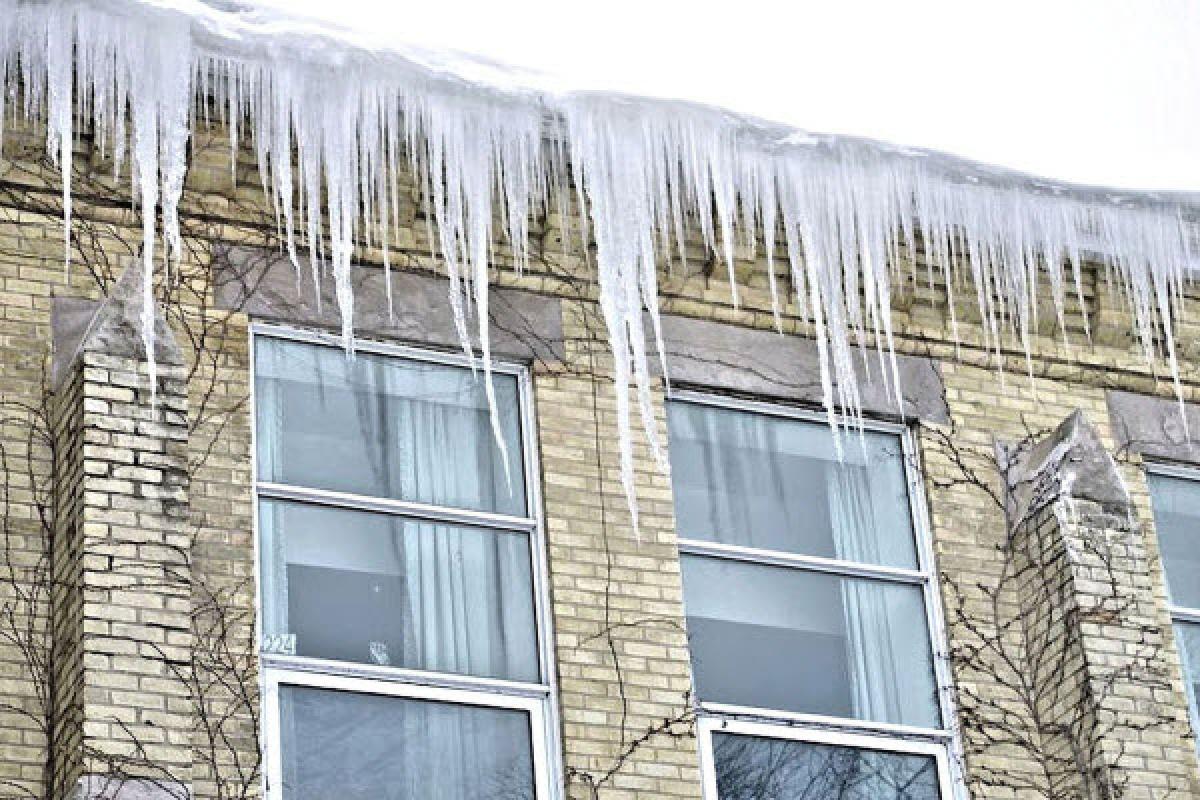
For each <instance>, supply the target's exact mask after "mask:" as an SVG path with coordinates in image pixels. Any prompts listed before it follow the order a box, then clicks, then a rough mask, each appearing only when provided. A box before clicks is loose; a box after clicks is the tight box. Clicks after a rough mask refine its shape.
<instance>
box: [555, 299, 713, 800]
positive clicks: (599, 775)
mask: <svg viewBox="0 0 1200 800" xmlns="http://www.w3.org/2000/svg"><path fill="white" fill-rule="evenodd" d="M563 311H564V320H563V331H564V333H565V335H566V337H567V348H566V350H567V357H566V359H565V364H564V367H563V368H562V369H561V371H558V372H556V373H548V372H545V371H540V372H539V373H538V374H537V376H536V378H535V384H534V390H535V393H536V402H537V407H538V433H539V436H540V437H541V442H540V449H541V459H542V468H543V470H544V472H545V475H546V476H547V478H546V483H545V489H544V502H545V509H546V535H547V540H548V543H549V549H550V581H551V591H552V594H553V598H554V602H553V607H554V608H553V613H554V628H555V634H556V638H557V653H556V657H557V665H558V683H559V690H560V699H561V700H560V711H561V714H562V723H563V734H564V736H563V761H564V767H565V769H566V772H567V774H566V779H567V784H568V791H567V797H568V798H570V799H571V800H651V799H653V800H699V798H700V775H699V758H698V755H697V751H696V740H695V739H694V738H693V736H692V734H691V732H692V721H691V720H692V700H691V672H690V669H691V668H690V662H689V659H688V649H687V638H686V636H685V634H684V612H683V594H682V585H681V582H680V574H679V555H678V550H677V545H676V539H675V521H674V508H673V505H672V498H671V484H670V480H669V478H668V476H666V475H663V474H662V473H661V472H660V471H659V469H658V468H657V466H656V465H655V463H654V460H653V458H652V457H651V455H650V453H649V451H648V448H647V447H646V446H645V445H644V444H642V443H641V442H640V440H639V441H638V445H637V448H636V452H635V456H634V459H635V471H636V482H637V492H638V500H639V507H640V510H641V527H640V531H641V536H640V540H639V539H638V538H636V537H635V536H634V532H633V529H632V526H631V524H630V519H629V512H628V507H627V506H626V504H625V496H624V494H623V493H622V490H621V483H620V474H619V470H618V455H617V417H616V410H615V405H616V403H615V399H614V396H613V386H612V381H611V380H606V379H605V376H607V375H610V374H611V370H612V357H611V355H610V354H609V353H608V350H607V344H606V342H605V340H604V334H603V333H602V332H603V330H604V327H603V322H602V321H601V319H600V317H599V313H598V309H597V308H596V306H595V305H594V304H591V303H564V304H563ZM662 400H663V398H662V394H661V392H656V394H655V412H656V414H657V415H658V417H659V419H658V423H659V426H660V429H661V430H662V434H663V441H664V442H665V441H666V431H665V419H664V416H665V415H664V409H663V405H662ZM635 413H636V412H635ZM634 424H635V425H638V424H639V423H638V422H637V421H636V420H635V422H634ZM636 431H638V429H637V428H635V436H638V435H639V433H637V432H636Z"/></svg>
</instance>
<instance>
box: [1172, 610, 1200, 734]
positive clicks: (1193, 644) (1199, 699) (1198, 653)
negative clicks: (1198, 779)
mask: <svg viewBox="0 0 1200 800" xmlns="http://www.w3.org/2000/svg"><path fill="white" fill-rule="evenodd" d="M1175 638H1176V639H1177V640H1178V642H1179V655H1180V657H1181V658H1182V659H1183V676H1184V680H1185V682H1186V683H1187V688H1188V704H1189V705H1190V706H1191V711H1192V730H1193V731H1195V732H1196V736H1197V741H1196V748H1197V750H1198V751H1200V623H1196V622H1176V623H1175Z"/></svg>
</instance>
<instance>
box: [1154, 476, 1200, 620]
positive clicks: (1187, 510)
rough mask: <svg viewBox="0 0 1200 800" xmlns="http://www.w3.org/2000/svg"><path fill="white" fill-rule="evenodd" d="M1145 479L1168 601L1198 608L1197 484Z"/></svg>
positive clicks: (1163, 478) (1199, 514)
mask: <svg viewBox="0 0 1200 800" xmlns="http://www.w3.org/2000/svg"><path fill="white" fill-rule="evenodd" d="M1148 478H1149V482H1150V498H1151V500H1152V502H1153V504H1154V526H1155V527H1156V528H1157V529H1158V547H1159V549H1160V550H1161V551H1162V559H1163V566H1164V568H1165V569H1166V572H1167V589H1168V591H1169V592H1170V594H1171V602H1173V603H1175V604H1176V605H1180V606H1188V607H1190V608H1200V481H1193V480H1186V479H1184V478H1171V477H1167V476H1166V475H1155V474H1153V473H1151V474H1150V475H1149V476H1148Z"/></svg>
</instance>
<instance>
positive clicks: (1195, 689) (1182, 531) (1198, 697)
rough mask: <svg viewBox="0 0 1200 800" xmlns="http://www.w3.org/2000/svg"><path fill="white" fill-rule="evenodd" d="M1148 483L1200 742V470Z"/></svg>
mask: <svg viewBox="0 0 1200 800" xmlns="http://www.w3.org/2000/svg"><path fill="white" fill-rule="evenodd" d="M1147 478H1148V480H1149V483H1150V500H1151V503H1152V504H1153V506H1154V526H1155V528H1156V529H1157V530H1158V549H1159V552H1161V554H1162V562H1163V571H1164V572H1165V573H1166V578H1167V595H1168V597H1169V599H1170V603H1171V618H1172V620H1173V621H1174V623H1175V639H1176V641H1177V642H1178V643H1179V656H1180V659H1181V660H1182V662H1183V671H1184V679H1185V683H1186V684H1187V690H1188V704H1189V706H1190V708H1191V714H1192V730H1193V731H1194V732H1196V734H1197V736H1198V737H1200V471H1195V472H1193V471H1190V470H1175V469H1170V468H1168V467H1165V466H1151V467H1150V471H1149V473H1148V475H1147ZM1198 742H1200V739H1198ZM1197 750H1200V743H1198V744H1197Z"/></svg>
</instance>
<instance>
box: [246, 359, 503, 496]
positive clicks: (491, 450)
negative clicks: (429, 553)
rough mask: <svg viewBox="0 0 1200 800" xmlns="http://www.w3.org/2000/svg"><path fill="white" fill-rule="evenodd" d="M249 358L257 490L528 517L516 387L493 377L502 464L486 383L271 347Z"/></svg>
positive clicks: (413, 365)
mask: <svg viewBox="0 0 1200 800" xmlns="http://www.w3.org/2000/svg"><path fill="white" fill-rule="evenodd" d="M254 352H255V356H254V357H255V372H256V376H257V377H256V381H255V406H256V409H257V416H258V423H257V428H256V435H257V437H258V469H259V478H260V479H261V480H265V481H272V482H275V483H289V484H294V485H298V486H311V487H315V488H319V489H330V490H334V491H342V492H353V493H355V494H365V495H372V496H375V497H391V498H395V499H399V500H412V501H416V502H421V503H433V504H436V505H444V506H454V507H457V508H470V509H476V510H483V511H495V512H500V513H505V514H514V515H521V516H524V515H525V513H526V507H525V484H524V476H523V475H522V468H521V436H520V433H521V432H520V421H519V414H518V403H517V379H516V378H515V377H513V376H512V375H496V376H495V386H496V402H497V406H498V408H499V410H500V416H501V429H502V430H503V433H504V441H505V444H506V446H507V450H508V452H507V457H505V455H504V454H502V453H501V451H500V447H499V445H498V444H497V443H496V439H495V436H494V435H493V433H492V425H491V421H490V417H489V415H488V406H487V398H486V396H485V394H484V384H483V378H482V374H478V375H476V374H472V372H471V371H470V370H469V369H466V368H464V367H452V366H446V365H443V364H430V363H425V362H421V361H410V360H407V359H401V358H395V357H392V356H380V355H375V354H371V353H358V354H357V355H356V356H355V357H354V358H352V359H351V358H347V357H346V354H345V353H344V352H343V351H341V350H339V349H337V348H334V347H323V346H319V345H312V344H305V343H302V342H293V341H288V340H286V339H272V338H268V337H259V338H258V339H256V340H255V351H254ZM506 463H507V467H508V476H511V479H512V485H511V487H510V486H509V481H508V477H506V473H505V464H506Z"/></svg>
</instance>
